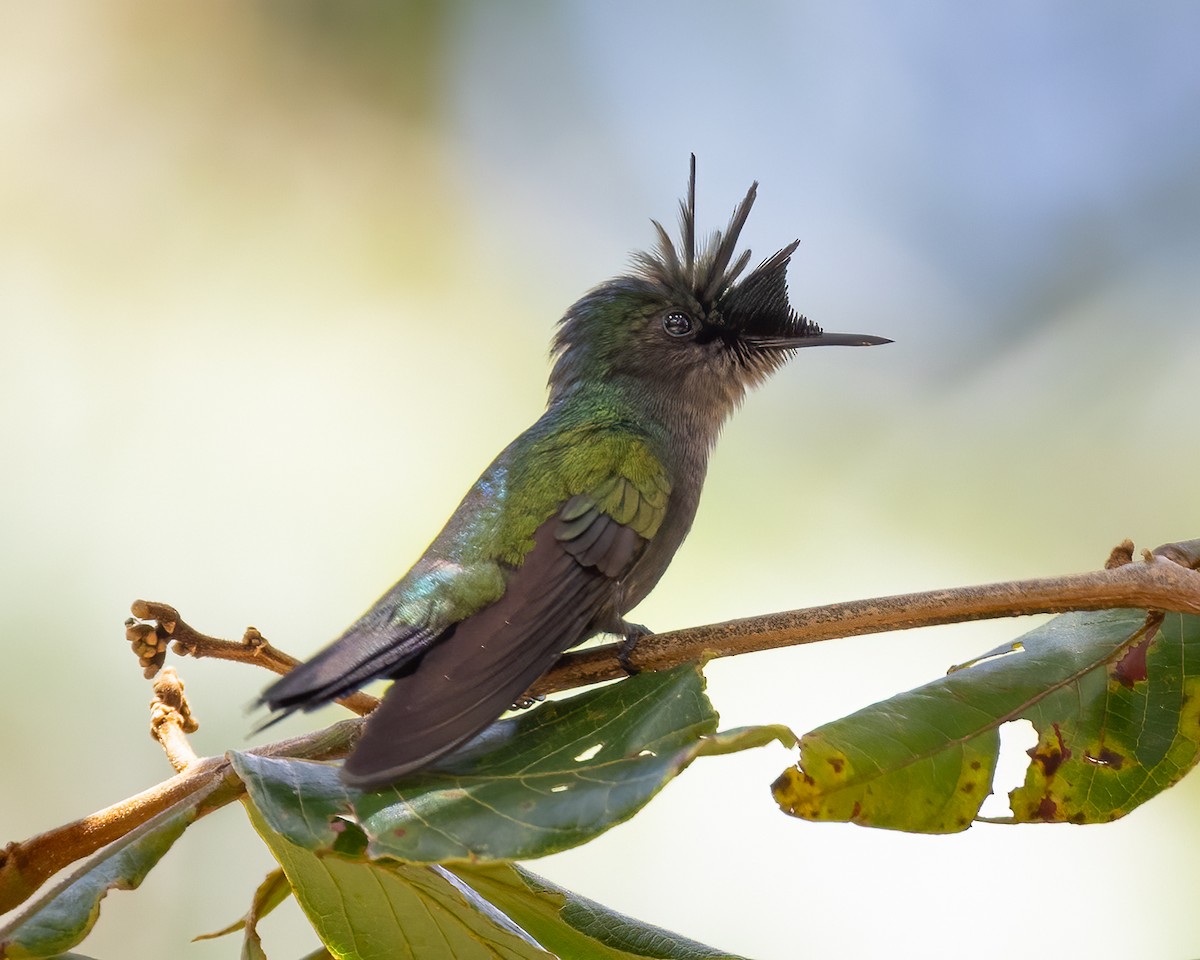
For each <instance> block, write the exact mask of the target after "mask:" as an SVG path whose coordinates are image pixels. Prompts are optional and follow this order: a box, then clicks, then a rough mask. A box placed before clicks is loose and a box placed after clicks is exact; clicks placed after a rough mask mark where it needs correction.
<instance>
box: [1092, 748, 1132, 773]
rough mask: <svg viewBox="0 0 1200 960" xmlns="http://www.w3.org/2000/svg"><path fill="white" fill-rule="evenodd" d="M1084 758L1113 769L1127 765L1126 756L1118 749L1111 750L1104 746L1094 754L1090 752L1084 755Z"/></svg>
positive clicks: (1099, 765)
mask: <svg viewBox="0 0 1200 960" xmlns="http://www.w3.org/2000/svg"><path fill="white" fill-rule="evenodd" d="M1083 757H1084V759H1085V760H1087V761H1088V762H1089V763H1094V764H1095V765H1096V766H1098V767H1110V768H1111V769H1113V770H1120V769H1121V767H1123V766H1124V765H1125V757H1123V756H1122V755H1121V754H1119V753H1117V751H1116V750H1110V749H1109V748H1108V747H1104V748H1103V749H1101V750H1100V751H1099V752H1098V753H1096V754H1095V755H1094V756H1093V755H1092V754H1090V753H1085V754H1084V755H1083Z"/></svg>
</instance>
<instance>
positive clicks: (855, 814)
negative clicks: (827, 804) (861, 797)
mask: <svg viewBox="0 0 1200 960" xmlns="http://www.w3.org/2000/svg"><path fill="white" fill-rule="evenodd" d="M860 813H862V803H860V802H859V801H858V800H855V801H854V808H853V809H852V810H851V811H850V819H851V820H857V819H858V815H859V814H860Z"/></svg>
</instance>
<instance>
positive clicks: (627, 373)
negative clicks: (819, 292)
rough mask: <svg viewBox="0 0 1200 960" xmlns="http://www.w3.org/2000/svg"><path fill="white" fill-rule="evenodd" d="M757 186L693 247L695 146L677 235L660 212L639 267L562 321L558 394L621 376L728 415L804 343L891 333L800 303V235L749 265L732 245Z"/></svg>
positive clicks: (852, 341) (638, 256)
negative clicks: (832, 327)
mask: <svg viewBox="0 0 1200 960" xmlns="http://www.w3.org/2000/svg"><path fill="white" fill-rule="evenodd" d="M757 190H758V184H757V183H754V184H753V185H752V186H751V187H750V190H749V192H748V193H747V194H746V196H745V198H744V199H743V200H742V202H741V203H739V204H738V206H737V208H736V209H735V210H734V211H733V216H732V217H731V218H730V221H729V226H728V227H726V228H725V230H724V231H717V232H715V233H714V234H713V235H712V236H711V237H710V238H709V240H708V242H707V243H705V244H704V246H703V247H702V248H701V249H699V250H697V246H696V158H695V156H693V157H692V162H691V176H690V178H689V180H688V192H687V198H686V199H685V200H683V201H681V202H680V205H679V206H680V232H681V238H680V243H679V245H678V246H676V244H675V243H673V242H672V240H671V238H670V237H669V236H668V235H667V232H666V230H664V229H663V227H662V225H661V224H660V223H659V222H658V221H653V223H654V227H655V229H656V230H657V232H658V247H657V249H656V250H654V251H650V252H639V253H635V254H634V267H635V270H634V272H633V273H631V274H630V275H628V276H623V277H617V278H615V279H613V280H609V281H608V282H607V283H603V284H601V285H600V286H598V287H596V288H595V289H594V290H592V291H591V292H589V293H588V294H587V295H586V296H584V297H583V299H581V300H580V301H579V302H577V303H576V304H575V305H574V306H573V307H571V309H570V310H568V311H567V314H566V316H564V317H563V319H562V320H561V321H560V322H559V328H558V332H557V334H556V336H555V338H554V354H555V363H554V369H553V371H552V373H551V375H550V387H551V395H550V400H551V402H552V403H553V402H554V401H555V400H556V399H561V398H562V397H565V396H567V395H569V394H570V393H571V392H573V391H574V390H575V389H576V388H578V387H579V386H580V385H581V384H584V383H604V382H624V383H627V384H628V385H629V386H630V387H631V388H632V389H636V390H639V391H640V392H642V393H645V392H647V391H651V392H652V393H654V394H666V395H668V396H670V397H672V398H674V400H675V401H678V402H679V403H680V404H691V405H693V406H697V405H698V406H699V407H701V408H705V409H706V410H711V411H712V412H713V413H715V414H716V415H717V418H718V420H723V419H724V417H725V416H726V415H727V414H728V413H729V412H730V411H731V410H732V409H733V408H734V407H735V406H736V405H737V403H738V402H739V401H740V400H741V398H742V397H743V396H744V394H745V392H746V390H748V389H749V388H750V387H752V386H755V385H756V384H758V383H760V382H762V381H763V380H765V379H766V378H767V377H768V376H769V375H770V374H771V373H772V372H774V371H775V370H776V369H778V368H779V367H780V366H782V365H783V364H784V363H785V362H786V361H787V360H788V359H789V358H790V357H791V356H792V354H793V353H794V352H795V351H796V350H797V349H799V348H800V347H818V346H830V345H835V344H840V345H845V346H867V345H870V344H880V343H890V342H891V341H889V340H886V339H885V338H883V337H874V336H868V335H865V334H845V333H825V332H824V331H822V329H821V328H820V327H819V326H817V325H816V324H815V323H813V322H811V321H810V320H807V319H806V318H805V317H803V316H801V315H800V314H798V313H796V311H795V310H793V309H792V306H791V304H790V303H789V302H788V290H787V276H786V274H787V267H788V263H789V261H790V260H791V256H792V253H793V252H794V251H795V249H796V247H797V246H798V245H799V241H798V240H797V241H794V242H793V243H790V244H788V245H787V246H786V247H784V248H783V249H782V250H780V251H779V252H778V253H775V254H773V255H772V256H770V257H767V259H765V260H764V261H763V262H762V263H760V264H759V265H758V266H757V267H755V268H754V269H753V270H751V271H750V272H749V273H746V267H747V265H748V264H749V262H750V251H749V250H743V251H742V252H741V253H740V254H738V253H737V251H736V247H737V241H738V236H739V234H740V233H741V231H742V227H743V226H745V223H746V219H747V217H749V215H750V208H751V207H752V206H753V205H754V199H755V195H756V193H757ZM743 274H745V275H744V276H743ZM739 278H740V279H739Z"/></svg>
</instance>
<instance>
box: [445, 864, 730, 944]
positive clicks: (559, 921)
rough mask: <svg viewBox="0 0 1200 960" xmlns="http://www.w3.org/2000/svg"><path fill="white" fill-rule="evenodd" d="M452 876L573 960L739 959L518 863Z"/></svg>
mask: <svg viewBox="0 0 1200 960" xmlns="http://www.w3.org/2000/svg"><path fill="white" fill-rule="evenodd" d="M451 869H452V870H453V872H454V873H455V874H456V875H457V876H458V877H459V878H460V879H461V880H462V881H463V882H464V883H467V884H469V885H470V886H471V887H472V888H473V889H474V890H476V891H477V892H478V893H479V894H480V895H481V896H483V897H485V898H486V899H487V900H488V901H489V902H490V903H492V904H494V905H495V906H497V907H498V908H500V909H501V910H503V911H504V912H505V914H507V915H508V916H509V917H511V918H512V919H513V920H514V921H516V922H517V923H519V924H520V925H521V926H522V927H523V928H524V929H525V930H526V931H528V932H529V933H530V934H531V935H532V936H534V937H535V938H536V939H537V941H538V943H540V944H541V945H542V946H544V947H545V948H546V949H547V950H550V951H551V952H552V953H554V954H556V955H557V956H559V957H570V958H572V960H580V958H585V957H586V958H588V960H641V958H653V960H738V958H736V957H734V955H733V954H730V953H723V952H722V951H720V950H714V949H713V948H712V947H706V946H704V944H702V943H696V942H695V941H694V940H689V939H687V938H686V937H681V936H679V935H678V934H675V933H671V932H670V931H669V930H664V929H662V928H661V927H655V926H651V925H650V924H647V923H642V922H641V921H639V920H634V919H632V918H630V917H626V916H623V915H622V914H619V913H616V912H615V911H613V910H609V909H608V908H607V907H604V906H602V905H600V904H598V903H596V902H595V901H593V900H588V899H587V898H586V897H581V896H579V895H578V894H575V893H571V892H570V891H569V890H564V889H562V888H561V887H558V886H555V885H554V884H552V883H550V882H549V881H547V880H543V879H542V878H541V877H539V876H536V875H535V874H532V873H530V872H529V871H528V870H523V869H521V868H520V867H518V866H516V865H515V864H507V863H496V864H480V865H478V866H474V867H466V866H461V867H453V868H451Z"/></svg>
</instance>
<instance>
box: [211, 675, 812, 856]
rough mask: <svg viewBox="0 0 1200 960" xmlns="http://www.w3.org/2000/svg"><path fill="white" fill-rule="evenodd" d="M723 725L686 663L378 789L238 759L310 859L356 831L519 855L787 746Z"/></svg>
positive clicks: (372, 845) (395, 850)
mask: <svg viewBox="0 0 1200 960" xmlns="http://www.w3.org/2000/svg"><path fill="white" fill-rule="evenodd" d="M716 723H717V715H716V713H715V712H714V711H713V709H712V706H711V704H710V703H709V702H708V699H707V698H706V697H705V696H704V684H703V677H702V675H701V673H700V671H699V669H698V668H697V667H695V666H690V665H689V666H684V667H679V668H677V669H675V670H671V671H663V672H659V673H644V674H639V675H638V676H635V677H630V678H629V679H627V680H623V681H621V682H620V683H615V684H611V685H609V686H606V687H602V688H599V689H596V690H590V691H587V692H585V693H582V694H579V695H578V696H575V697H571V698H570V699H567V700H559V701H553V702H550V703H546V704H543V705H542V706H540V707H538V708H537V709H536V710H532V711H530V712H529V713H527V714H524V715H521V716H518V717H515V718H513V719H510V720H505V721H502V722H501V723H499V724H496V725H495V726H494V727H493V728H492V729H491V730H490V731H489V734H488V736H487V737H485V738H484V739H483V740H482V741H481V742H480V743H477V744H476V745H475V746H474V747H473V748H472V749H471V750H470V751H468V752H463V753H460V754H458V755H455V756H454V757H452V758H449V759H448V760H447V761H446V762H444V763H443V764H442V765H440V766H439V767H438V768H437V769H436V771H430V772H428V773H426V774H423V775H421V776H418V777H413V778H410V779H408V780H404V781H401V782H400V783H398V784H396V785H394V786H392V787H389V788H387V789H384V790H379V791H374V792H370V793H360V792H358V791H355V790H351V789H348V788H346V787H344V786H343V785H342V783H341V781H340V780H339V779H338V776H337V768H336V767H334V766H332V765H329V764H318V763H310V762H304V761H298V760H281V759H269V758H265V757H259V756H255V755H253V754H246V753H243V754H233V755H232V760H233V765H234V769H235V770H236V771H237V772H238V775H239V776H241V778H242V779H243V781H245V783H246V787H247V789H248V791H249V796H250V799H251V800H252V802H253V803H254V804H255V806H256V807H257V808H258V809H259V810H260V811H261V813H262V815H263V816H264V817H265V818H266V819H267V821H268V822H269V823H270V826H271V829H273V830H275V831H277V832H279V833H281V834H283V835H284V836H286V837H288V839H289V840H291V841H292V842H293V843H297V844H300V845H301V846H305V847H307V848H309V849H311V850H329V849H340V847H339V844H340V843H345V842H348V841H347V839H346V832H347V830H348V828H349V827H350V826H351V825H354V826H356V827H357V828H361V830H362V833H363V834H364V835H365V838H366V841H367V844H368V846H367V852H368V854H369V855H370V856H373V857H377V856H392V857H396V858H398V859H403V860H408V861H411V862H424V863H431V862H447V861H468V862H478V861H481V860H512V859H525V858H529V857H536V856H543V855H545V854H548V853H554V852H556V851H560V850H564V849H567V848H568V847H572V846H576V845H577V844H580V843H584V842H586V841H588V840H590V839H592V838H593V837H595V836H597V835H598V834H600V833H602V832H604V831H605V830H607V829H608V828H609V827H612V826H614V825H615V824H617V823H621V822H622V821H624V820H627V819H628V818H629V817H631V816H633V814H634V813H636V812H637V811H638V810H639V809H641V807H642V806H644V805H645V804H646V803H647V802H648V801H649V800H650V798H651V797H653V796H654V794H656V793H657V792H658V791H659V790H661V789H662V788H663V786H664V785H665V784H666V783H667V782H668V781H670V780H671V778H673V777H674V776H676V775H677V774H678V773H679V772H680V771H681V770H682V769H683V768H684V767H686V766H687V765H688V764H689V763H691V761H692V760H693V759H695V757H697V756H698V755H700V754H702V753H708V752H722V751H727V750H740V749H747V748H749V747H754V746H759V745H761V744H762V743H765V742H767V741H768V740H771V739H779V738H782V739H784V740H785V741H789V738H791V733H790V731H787V730H786V728H776V727H767V728H749V729H747V730H739V731H730V732H729V733H726V734H716V735H714V733H713V731H714V730H715V728H716ZM789 742H790V741H789Z"/></svg>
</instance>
